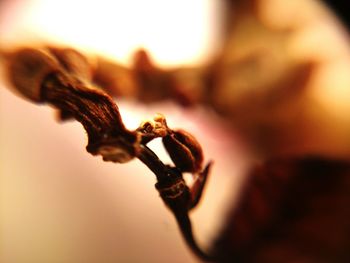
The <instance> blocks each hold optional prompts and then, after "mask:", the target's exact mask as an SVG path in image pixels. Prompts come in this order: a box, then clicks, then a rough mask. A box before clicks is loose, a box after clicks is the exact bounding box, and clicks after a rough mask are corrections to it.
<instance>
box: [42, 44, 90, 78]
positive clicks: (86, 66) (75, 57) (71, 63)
mask: <svg viewBox="0 0 350 263" xmlns="http://www.w3.org/2000/svg"><path fill="white" fill-rule="evenodd" d="M48 49H49V51H50V52H51V53H52V54H53V55H54V56H55V57H56V58H57V60H58V61H59V63H60V65H61V66H62V67H63V68H64V69H65V70H66V71H67V72H68V73H70V74H73V75H75V76H76V77H78V78H79V79H81V80H91V79H92V69H91V65H90V63H89V61H88V60H87V58H86V57H85V56H84V55H83V54H81V53H80V52H78V51H77V50H75V49H72V48H54V47H49V48H48Z"/></svg>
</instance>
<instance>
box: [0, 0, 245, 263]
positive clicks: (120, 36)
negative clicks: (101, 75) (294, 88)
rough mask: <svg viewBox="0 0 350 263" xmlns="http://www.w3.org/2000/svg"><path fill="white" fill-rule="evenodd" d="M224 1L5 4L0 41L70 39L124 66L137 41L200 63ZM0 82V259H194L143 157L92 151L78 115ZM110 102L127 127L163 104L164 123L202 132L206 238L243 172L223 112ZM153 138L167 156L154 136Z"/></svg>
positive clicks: (172, 61) (159, 59) (201, 228)
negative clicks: (64, 118)
mask: <svg viewBox="0 0 350 263" xmlns="http://www.w3.org/2000/svg"><path fill="white" fill-rule="evenodd" d="M221 8H222V6H221V4H220V3H219V2H218V1H212V0H206V1H197V0H196V1H153V0H152V1H53V0H52V1H47V0H29V1H20V0H18V1H2V2H1V6H0V36H1V37H0V42H1V46H2V48H12V47H14V46H20V45H31V44H33V43H34V44H35V43H40V42H44V43H54V44H55V43H59V44H66V45H68V46H72V47H74V48H78V49H80V50H82V51H85V52H87V53H89V52H91V53H97V54H100V55H104V56H107V57H108V58H110V59H113V60H116V61H118V62H120V63H123V64H124V65H128V64H130V57H132V54H133V52H135V50H136V49H137V48H140V47H144V48H146V49H147V50H148V51H149V52H150V53H151V54H152V56H153V58H154V60H155V61H156V63H157V64H158V65H159V66H161V67H171V66H180V65H182V64H186V65H197V64H201V63H203V62H204V61H206V60H208V59H209V58H210V56H211V55H212V54H213V53H214V52H215V49H216V48H217V46H218V45H219V34H220V30H218V29H219V28H220V25H219V21H220V9H221ZM2 80H3V79H2ZM0 85H1V88H0V145H1V146H0V171H1V179H0V180H1V183H0V185H1V187H0V188H1V190H0V192H1V193H0V195H1V198H0V202H1V204H0V227H1V230H0V244H1V245H0V262H4V263H5V262H6V263H30V262H33V263H53V262H57V263H58V262H60V263H69V262H71V263H78V262H81V263H83V262H84V263H87V262H91V263H94V262H96V263H97V262H198V260H197V259H196V258H195V257H194V256H193V255H192V253H191V252H190V251H189V249H188V248H187V247H186V245H185V243H184V242H183V240H182V238H181V236H180V233H179V231H178V229H177V225H176V222H175V220H174V219H173V216H172V214H171V213H170V212H169V211H168V210H167V209H166V208H165V206H164V205H163V203H162V201H161V199H160V198H159V197H158V193H157V192H156V190H155V188H154V184H155V176H154V175H153V174H152V173H151V172H150V171H149V170H148V169H147V168H146V167H145V166H144V165H143V164H142V163H141V162H139V161H137V160H135V161H132V162H131V163H128V164H123V165H120V164H113V163H106V162H103V161H102V159H101V158H100V157H93V156H91V155H90V154H88V153H87V152H86V150H85V146H86V144H87V137H86V134H85V131H84V130H83V128H82V126H81V125H80V124H79V123H77V122H74V121H73V122H68V123H64V124H59V123H58V122H56V120H55V114H54V111H53V110H52V109H51V108H49V107H48V106H38V105H34V104H32V103H30V102H28V101H26V100H23V99H22V98H20V97H17V96H15V95H14V93H12V91H11V90H9V89H8V86H6V84H5V82H4V81H1V84H0ZM117 104H118V106H119V108H120V111H121V115H122V117H123V120H124V122H125V123H126V125H127V126H128V127H129V128H136V127H137V126H138V125H139V123H140V122H141V121H142V120H144V119H149V118H152V117H153V116H154V114H155V113H156V112H161V113H163V114H164V115H165V116H166V117H167V119H168V122H169V125H170V126H171V127H174V128H175V127H179V128H183V129H185V130H188V131H190V132H191V133H193V134H194V135H195V136H196V137H197V138H198V140H199V141H200V142H201V143H202V146H203V149H204V152H205V158H206V160H209V159H214V160H215V166H214V168H213V171H212V175H211V177H210V179H209V182H208V187H207V189H206V191H205V193H204V197H203V200H202V202H201V204H200V205H199V207H198V208H197V209H196V210H195V211H194V212H193V213H192V218H193V224H194V231H195V234H196V236H197V237H198V239H199V242H200V243H201V244H202V245H203V246H206V245H209V243H210V240H211V239H212V238H213V235H215V233H216V232H217V228H219V224H220V222H221V220H220V218H221V216H220V214H223V213H224V211H225V209H224V201H225V200H226V199H228V196H230V197H231V196H232V195H233V194H234V192H233V189H232V187H231V182H232V181H236V180H238V179H239V178H238V177H239V174H241V173H240V170H242V169H244V162H241V161H240V156H238V155H237V154H235V148H237V147H238V146H235V144H236V143H235V142H234V141H233V140H232V139H231V136H230V134H229V133H228V131H225V129H223V128H222V127H221V126H222V125H221V123H222V121H221V120H219V119H215V118H214V115H213V118H212V119H211V118H208V116H209V115H208V113H206V112H205V111H204V110H203V109H202V108H199V107H198V108H194V109H192V110H184V109H181V108H179V107H177V106H176V105H175V104H173V103H158V104H156V105H151V106H150V105H147V106H146V105H140V104H138V103H136V102H132V101H127V102H125V101H123V100H120V101H117ZM219 126H220V127H219ZM218 138H219V139H218ZM152 147H153V149H154V150H155V151H156V152H157V153H158V154H159V155H160V157H161V158H162V159H163V160H164V161H168V162H169V161H170V160H169V158H168V157H167V156H166V154H165V152H164V150H163V149H162V147H161V145H160V144H158V143H155V144H154V145H152ZM227 153H232V154H230V155H228V154H227ZM233 155H235V156H236V157H235V158H237V161H236V159H232V156H233ZM238 181H239V180H238Z"/></svg>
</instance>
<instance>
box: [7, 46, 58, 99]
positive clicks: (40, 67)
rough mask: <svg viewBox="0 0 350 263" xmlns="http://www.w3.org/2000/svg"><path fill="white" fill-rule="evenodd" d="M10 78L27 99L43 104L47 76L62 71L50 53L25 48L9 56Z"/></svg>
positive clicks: (8, 68)
mask: <svg viewBox="0 0 350 263" xmlns="http://www.w3.org/2000/svg"><path fill="white" fill-rule="evenodd" d="M7 70H8V78H9V80H10V81H11V83H12V85H13V86H14V87H15V88H16V90H17V91H19V92H20V93H21V94H22V95H24V96H25V97H26V98H27V99H30V100H33V101H34V102H41V101H42V98H41V87H42V83H43V81H44V79H45V77H46V76H48V75H49V74H50V73H53V72H55V71H59V70H60V66H59V63H58V61H57V60H56V59H55V58H54V57H53V56H51V55H50V54H49V53H47V52H45V51H43V50H38V49H34V48H23V49H20V50H18V51H15V52H13V53H12V54H9V55H8V56H7Z"/></svg>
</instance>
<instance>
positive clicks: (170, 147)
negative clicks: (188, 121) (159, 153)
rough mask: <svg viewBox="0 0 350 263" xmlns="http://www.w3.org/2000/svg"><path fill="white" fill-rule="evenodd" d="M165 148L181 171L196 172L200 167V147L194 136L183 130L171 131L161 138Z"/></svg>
mask: <svg viewBox="0 0 350 263" xmlns="http://www.w3.org/2000/svg"><path fill="white" fill-rule="evenodd" d="M162 141H163V144H164V147H165V149H166V150H167V152H168V154H169V156H170V158H171V160H172V161H173V162H174V164H175V165H176V167H177V168H179V169H180V170H181V171H183V172H198V171H200V170H201V168H202V163H203V152H202V147H201V146H200V144H199V142H198V141H197V140H196V138H195V137H194V136H193V135H191V134H190V133H188V132H186V131H184V130H177V131H172V132H171V133H169V134H168V135H167V136H165V137H163V139H162Z"/></svg>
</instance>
